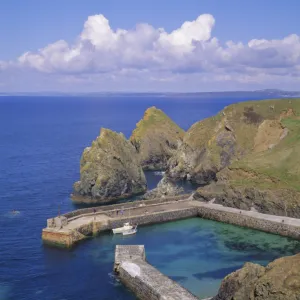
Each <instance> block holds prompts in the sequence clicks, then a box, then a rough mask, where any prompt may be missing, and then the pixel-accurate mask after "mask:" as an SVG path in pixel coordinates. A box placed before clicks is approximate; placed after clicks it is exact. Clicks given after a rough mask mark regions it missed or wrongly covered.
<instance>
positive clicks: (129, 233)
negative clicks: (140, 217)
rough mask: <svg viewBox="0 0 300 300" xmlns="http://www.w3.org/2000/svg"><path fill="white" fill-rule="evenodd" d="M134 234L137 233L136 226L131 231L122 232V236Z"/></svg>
mask: <svg viewBox="0 0 300 300" xmlns="http://www.w3.org/2000/svg"><path fill="white" fill-rule="evenodd" d="M136 232H137V226H135V227H134V228H132V229H129V230H126V231H123V232H122V234H123V235H131V234H135V233H136Z"/></svg>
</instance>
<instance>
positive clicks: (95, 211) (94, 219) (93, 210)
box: [93, 208, 96, 220]
mask: <svg viewBox="0 0 300 300" xmlns="http://www.w3.org/2000/svg"><path fill="white" fill-rule="evenodd" d="M93 211H94V220H96V208H94V209H93Z"/></svg>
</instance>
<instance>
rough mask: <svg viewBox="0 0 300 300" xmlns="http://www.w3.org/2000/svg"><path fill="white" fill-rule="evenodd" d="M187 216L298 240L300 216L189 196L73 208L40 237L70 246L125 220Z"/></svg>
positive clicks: (145, 221) (49, 222)
mask: <svg viewBox="0 0 300 300" xmlns="http://www.w3.org/2000/svg"><path fill="white" fill-rule="evenodd" d="M94 210H95V212H94ZM190 217H200V218H204V219H211V220H216V221H220V222H224V223H229V224H234V225H238V226H243V227H249V228H253V229H258V230H261V231H265V232H269V233H274V234H279V235H282V236H287V237H291V238H294V239H298V240H300V220H299V219H295V218H289V217H282V216H275V215H268V214H262V213H258V212H255V211H245V210H240V209H236V208H231V207H224V206H222V205H219V204H214V203H205V202H200V201H196V200H194V199H193V198H192V197H191V196H190V195H181V196H177V197H170V198H161V199H154V200H144V201H135V202H129V203H123V204H115V205H107V206H101V207H96V208H85V209H79V210H75V211H73V212H70V213H67V214H64V215H61V216H59V217H54V218H51V219H48V220H47V227H46V228H44V229H43V231H42V239H43V241H44V242H45V243H50V244H53V245H56V246H61V247H72V246H73V245H74V244H76V243H77V242H79V241H81V240H83V239H86V238H88V237H90V236H93V235H96V234H99V233H100V232H103V231H108V230H111V229H113V228H116V227H120V226H123V224H124V223H125V222H133V223H136V224H139V225H146V224H155V223H160V222H167V221H173V220H179V219H184V218H190Z"/></svg>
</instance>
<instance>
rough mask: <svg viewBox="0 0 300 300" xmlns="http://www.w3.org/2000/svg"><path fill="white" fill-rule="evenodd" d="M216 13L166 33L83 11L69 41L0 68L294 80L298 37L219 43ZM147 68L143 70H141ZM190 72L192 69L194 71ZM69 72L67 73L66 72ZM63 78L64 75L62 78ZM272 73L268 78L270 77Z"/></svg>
mask: <svg viewBox="0 0 300 300" xmlns="http://www.w3.org/2000/svg"><path fill="white" fill-rule="evenodd" d="M214 25H215V19H214V17H213V16H212V15H209V14H204V15H200V16H199V17H198V18H197V19H196V20H194V21H187V22H184V23H183V24H182V25H181V26H180V27H179V28H178V29H175V30H174V31H172V32H170V33H168V32H166V31H165V30H164V29H163V28H158V29H157V28H154V27H152V26H151V25H149V24H138V25H137V26H136V27H135V28H134V29H131V30H124V29H117V30H113V29H112V28H111V27H110V24H109V21H108V20H107V19H106V18H105V17H104V16H103V15H94V16H90V17H88V19H87V21H86V22H85V24H84V27H83V30H82V32H81V34H80V35H79V36H78V38H77V39H76V41H75V42H74V43H73V44H68V43H67V42H66V41H64V40H59V41H57V42H55V43H53V44H50V45H48V46H46V47H44V48H42V49H39V50H37V51H36V52H26V53H24V54H23V55H21V56H20V57H19V58H18V59H17V60H16V61H15V62H1V61H0V71H1V72H6V70H7V69H10V68H19V69H20V68H21V69H27V70H32V71H35V72H40V73H42V74H49V75H51V76H52V79H53V78H54V77H53V76H55V75H56V76H57V78H59V80H58V81H59V82H64V83H68V82H69V83H70V82H76V83H79V84H80V83H81V82H86V78H87V77H88V78H89V82H91V81H92V80H93V78H94V79H96V78H97V80H99V77H101V76H102V78H103V79H105V80H108V79H110V80H113V81H116V80H118V78H119V79H124V78H125V79H126V80H129V77H132V78H135V79H134V80H136V79H138V78H140V76H141V74H143V75H142V76H145V78H144V79H145V80H146V79H147V78H148V81H149V82H161V83H168V84H169V83H172V82H173V83H174V82H175V84H176V81H177V80H182V79H183V78H187V77H190V78H193V79H194V80H195V78H196V77H197V80H198V82H199V84H201V82H207V81H208V80H210V81H211V82H217V83H219V82H227V83H228V82H233V83H234V82H235V83H236V84H237V85H238V84H241V83H257V84H259V83H260V82H258V81H259V80H264V82H265V83H266V84H270V83H274V80H278V81H279V82H280V80H282V78H283V77H284V79H285V80H286V79H287V78H289V79H290V80H291V81H293V82H297V83H298V82H299V77H300V37H299V36H298V35H296V34H291V35H289V36H287V37H285V38H284V39H278V40H266V39H261V40H258V39H253V40H250V41H249V42H248V43H246V44H244V43H241V42H233V41H228V42H227V43H225V44H220V42H219V41H218V39H217V38H216V37H213V36H212V30H213V27H214ZM145 74H147V75H145ZM193 74H194V75H193ZM66 77H69V78H66ZM62 78H64V79H62ZM272 79H273V81H272Z"/></svg>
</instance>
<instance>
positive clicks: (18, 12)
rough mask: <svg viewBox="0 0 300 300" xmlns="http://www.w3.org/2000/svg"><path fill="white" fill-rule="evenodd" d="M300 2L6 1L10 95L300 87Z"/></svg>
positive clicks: (3, 88) (4, 79)
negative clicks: (24, 93)
mask: <svg viewBox="0 0 300 300" xmlns="http://www.w3.org/2000/svg"><path fill="white" fill-rule="evenodd" d="M299 11H300V1H299V0H288V1H282V0H272V1H271V0H263V1H262V0H160V1H158V0H126V1H125V0H118V1H117V0H85V1H83V0H51V1H43V0H9V1H1V2H0V38H1V41H0V92H42V91H61V92H101V91H113V92H129V91H130V92H155V91H157V92H164V91H165V92H201V91H227V90H255V89H264V88H279V89H286V90H297V91H298V90H300V88H299V86H300V85H299V84H300V20H299V16H298V15H299V13H298V12H299Z"/></svg>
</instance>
